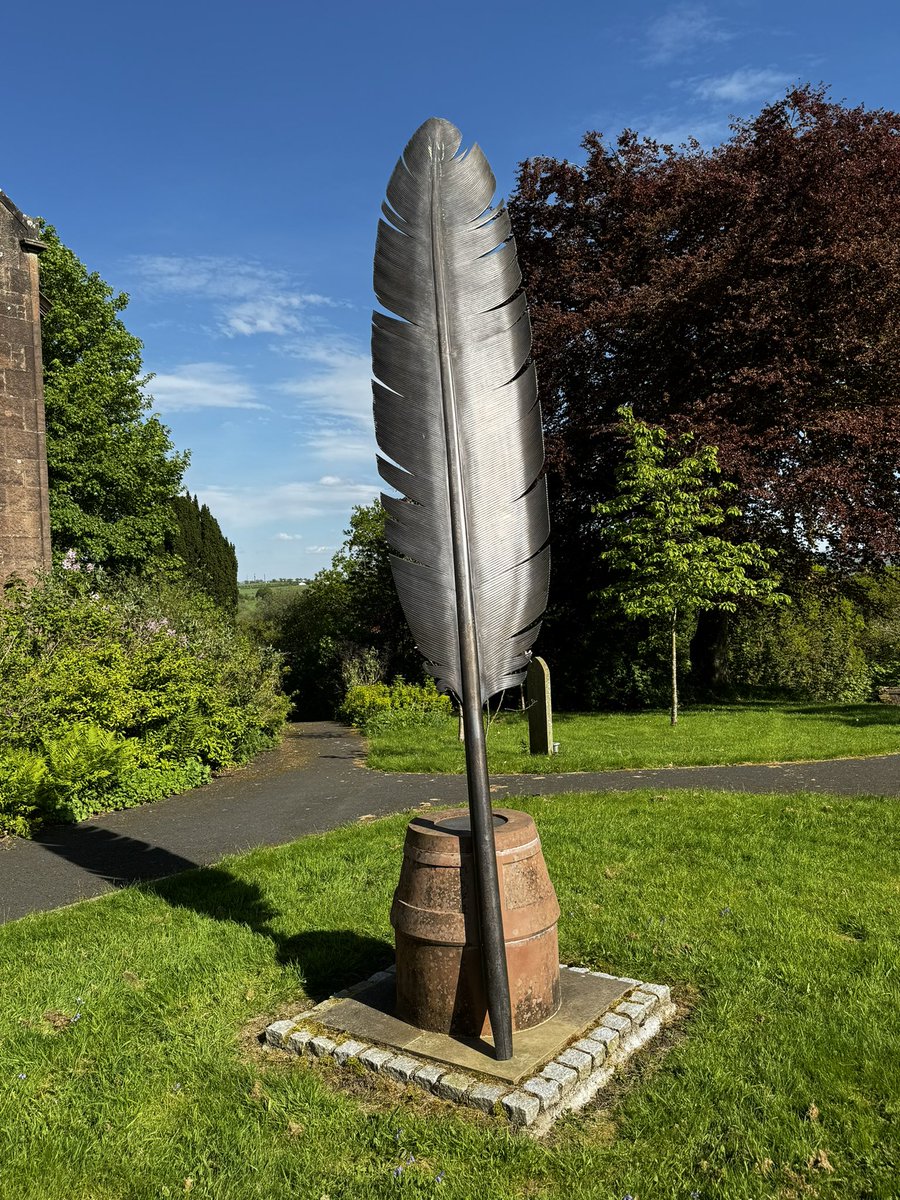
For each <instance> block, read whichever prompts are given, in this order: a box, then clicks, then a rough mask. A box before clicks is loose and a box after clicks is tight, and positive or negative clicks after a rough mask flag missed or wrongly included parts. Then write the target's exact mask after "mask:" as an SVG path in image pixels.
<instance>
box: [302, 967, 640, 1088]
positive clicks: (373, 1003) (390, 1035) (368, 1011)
mask: <svg viewBox="0 0 900 1200" xmlns="http://www.w3.org/2000/svg"><path fill="white" fill-rule="evenodd" d="M560 984H561V992H562V1004H561V1005H560V1009H559V1012H557V1013H555V1014H554V1016H552V1017H550V1019H549V1020H547V1021H544V1022H543V1023H542V1024H541V1025H537V1026H536V1027H535V1028H534V1029H522V1030H520V1031H518V1032H517V1033H516V1036H515V1038H514V1054H513V1057H512V1058H511V1059H509V1060H508V1061H507V1062H497V1060H496V1059H495V1058H493V1057H492V1055H493V1045H492V1042H491V1040H490V1038H486V1039H484V1040H482V1039H481V1038H464V1037H451V1036H449V1035H448V1034H443V1033H429V1032H428V1031H423V1030H421V1029H418V1028H417V1027H416V1026H415V1025H410V1024H409V1023H408V1022H406V1021H402V1020H400V1018H399V1017H396V1016H394V1013H393V1009H394V977H393V974H391V975H389V976H388V978H387V979H381V980H375V981H374V982H371V983H367V984H364V985H363V986H362V987H361V988H357V989H355V990H354V995H353V997H352V998H350V999H347V1000H341V1001H340V1002H339V1003H338V1004H335V1005H332V1006H330V1007H329V1008H328V1009H327V1011H325V1012H324V1013H322V1014H321V1015H320V1016H319V1017H318V1020H319V1021H320V1022H321V1024H322V1025H325V1026H327V1027H328V1028H329V1029H331V1030H336V1031H338V1032H340V1033H342V1034H344V1035H348V1034H349V1035H350V1036H352V1037H354V1038H359V1039H360V1040H361V1041H368V1042H377V1043H378V1044H379V1045H380V1046H388V1047H392V1048H393V1049H395V1050H402V1051H403V1052H404V1053H408V1054H413V1055H417V1056H418V1057H420V1058H425V1059H430V1060H434V1061H436V1062H440V1063H445V1064H447V1065H448V1066H452V1067H454V1068H458V1069H459V1070H462V1071H476V1072H478V1073H479V1074H481V1075H484V1076H487V1077H488V1078H490V1079H499V1080H503V1081H504V1082H506V1083H510V1084H518V1083H520V1082H521V1081H522V1080H523V1079H526V1078H528V1077H529V1076H531V1075H533V1074H535V1073H536V1071H537V1069H538V1066H543V1064H544V1063H546V1062H547V1061H548V1060H549V1059H552V1058H553V1057H554V1055H556V1054H557V1053H558V1052H559V1051H562V1050H563V1049H565V1047H566V1046H568V1044H569V1043H570V1042H571V1041H572V1039H573V1038H576V1037H580V1036H581V1034H582V1033H583V1032H584V1031H585V1030H586V1029H588V1028H589V1027H591V1026H593V1025H596V1024H597V1023H598V1022H599V1020H600V1017H601V1016H602V1015H603V1014H604V1013H605V1012H606V1011H607V1009H609V1008H612V1007H613V1006H614V1005H616V1004H617V1003H618V1002H619V1001H620V1000H621V999H622V997H623V996H624V995H625V994H626V993H627V992H628V991H630V989H631V986H632V985H631V982H630V981H629V980H625V979H616V978H614V977H609V976H602V975H591V974H589V973H588V972H585V973H584V974H581V973H576V972H575V971H571V970H567V971H563V972H562V974H561V976H560Z"/></svg>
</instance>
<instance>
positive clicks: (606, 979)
mask: <svg viewBox="0 0 900 1200" xmlns="http://www.w3.org/2000/svg"><path fill="white" fill-rule="evenodd" d="M385 976H387V978H386V977H385ZM560 983H561V987H562V994H563V1004H562V1009H561V1012H565V1011H566V1008H567V1004H568V1012H567V1015H564V1016H563V1017H562V1018H561V1019H560V1021H558V1022H557V1026H556V1028H555V1030H553V1031H551V1030H549V1029H548V1026H550V1025H552V1024H553V1022H554V1021H556V1020H557V1018H556V1017H551V1018H550V1020H549V1021H546V1022H544V1024H543V1025H539V1026H538V1027H537V1029H535V1030H524V1031H521V1032H518V1033H516V1034H515V1035H514V1038H513V1041H514V1048H515V1056H514V1058H513V1059H512V1060H511V1062H510V1063H498V1062H496V1060H494V1059H493V1058H490V1057H488V1053H489V1051H490V1046H489V1045H486V1044H484V1043H481V1048H480V1049H478V1048H477V1047H476V1043H475V1041H474V1039H470V1040H469V1044H468V1045H466V1044H465V1043H464V1042H462V1041H461V1040H460V1039H457V1038H451V1037H447V1036H444V1035H440V1034H424V1033H422V1031H420V1030H415V1029H414V1028H413V1027H412V1026H408V1025H406V1023H405V1022H403V1021H397V1020H396V1018H392V1019H393V1021H394V1024H395V1026H399V1027H402V1028H400V1029H399V1030H395V1032H398V1033H399V1034H400V1037H401V1038H402V1040H403V1044H402V1045H399V1044H398V1042H397V1041H394V1042H393V1043H391V1042H388V1043H387V1044H385V1045H377V1044H375V1045H373V1044H371V1042H372V1041H373V1040H374V1041H377V1039H375V1038H373V1036H372V1034H367V1033H366V1032H365V1030H364V1029H363V1028H362V1024H361V1022H360V1021H359V1019H358V1018H359V1012H360V1010H361V1009H366V1008H367V1007H368V1004H369V1002H372V1001H374V1002H375V1003H377V1006H378V1007H376V1006H375V1003H373V1005H372V1007H371V1009H370V1012H371V1014H373V1024H372V1026H371V1027H372V1028H373V1029H377V1030H378V1031H384V1030H385V1029H391V1028H392V1026H391V1025H390V1024H389V1023H386V1021H385V1018H389V1017H390V1013H389V1012H388V1011H385V1010H387V1009H389V1007H390V1003H391V997H392V994H393V982H392V979H391V972H390V971H388V972H379V974H378V975H377V976H373V978H372V979H371V980H369V981H366V982H365V983H363V984H361V985H358V987H357V988H355V989H354V996H353V998H352V999H351V1000H346V999H345V1000H337V999H336V998H335V997H330V998H329V999H328V1000H325V1001H323V1002H322V1003H321V1004H319V1005H316V1006H315V1007H313V1008H310V1009H308V1010H307V1011H306V1012H303V1013H300V1014H298V1015H297V1016H296V1017H294V1018H291V1019H289V1020H284V1021H274V1022H273V1023H272V1024H271V1025H269V1027H268V1029H267V1030H266V1034H265V1040H266V1044H267V1045H268V1046H269V1047H270V1048H272V1049H273V1050H279V1051H284V1052H287V1053H290V1054H295V1055H298V1056H299V1057H307V1058H312V1057H326V1056H330V1057H331V1058H333V1060H334V1062H335V1063H337V1064H338V1066H345V1067H346V1066H348V1065H352V1064H353V1063H354V1062H359V1063H361V1064H362V1065H363V1066H365V1067H367V1068H368V1069H369V1070H371V1071H373V1072H374V1073H376V1074H378V1075H380V1076H381V1077H382V1078H384V1079H386V1080H390V1081H391V1082H392V1084H393V1085H395V1086H400V1087H406V1086H414V1087H420V1088H422V1089H423V1090H425V1091H427V1092H430V1093H431V1094H432V1095H433V1096H436V1097H437V1098H438V1099H441V1100H446V1101H448V1102H450V1103H453V1104H459V1105H465V1106H467V1107H470V1108H477V1109H480V1110H481V1111H482V1112H487V1113H494V1114H495V1115H496V1116H497V1117H498V1118H500V1119H504V1120H506V1121H508V1122H509V1123H510V1125H512V1126H513V1128H516V1129H525V1130H527V1131H528V1132H529V1133H532V1134H535V1135H540V1134H542V1133H546V1131H547V1130H548V1129H549V1128H550V1126H551V1125H552V1124H553V1122H554V1121H556V1120H557V1118H558V1117H560V1116H561V1115H562V1114H563V1113H565V1112H571V1111H577V1110H578V1109H581V1108H583V1107H584V1106H585V1105H586V1104H587V1103H588V1102H589V1101H590V1100H591V1099H593V1097H594V1096H596V1094H597V1092H598V1091H600V1089H601V1088H603V1087H605V1086H606V1084H607V1083H608V1082H609V1080H610V1079H611V1078H612V1076H613V1074H614V1073H615V1072H616V1071H617V1070H620V1069H621V1067H622V1065H623V1064H624V1063H625V1062H627V1061H628V1059H629V1058H630V1057H631V1056H632V1055H633V1054H634V1053H635V1052H636V1051H637V1050H639V1049H640V1048H641V1047H642V1046H645V1045H646V1044H647V1043H648V1042H649V1041H650V1040H651V1039H652V1038H654V1037H655V1036H656V1035H657V1034H658V1033H659V1031H660V1030H661V1029H662V1027H663V1025H664V1024H666V1023H667V1022H669V1021H671V1020H672V1019H673V1018H674V1017H675V1016H676V1013H677V1010H676V1007H675V1005H674V1004H673V1003H672V998H671V995H670V992H669V988H668V986H667V985H665V984H657V983H646V982H642V981H640V980H637V979H628V978H625V977H622V978H619V977H617V976H613V975H608V974H605V973H604V972H600V971H597V972H592V971H588V970H587V969H586V968H583V967H569V966H566V965H565V964H563V963H561V964H560ZM576 1014H577V1015H576ZM342 1015H343V1018H347V1017H348V1016H349V1018H350V1021H351V1022H352V1025H353V1028H352V1029H350V1028H347V1027H346V1026H345V1025H344V1026H342ZM307 1025H308V1026H309V1027H310V1029H320V1028H321V1027H322V1026H323V1025H326V1026H327V1027H328V1029H329V1030H330V1032H331V1033H332V1034H333V1037H331V1038H327V1037H323V1036H321V1035H319V1036H315V1037H313V1036H311V1033H310V1031H309V1030H308V1029H306V1028H305V1026H307ZM589 1026H590V1027H592V1028H590V1029H589V1028H588V1027H589ZM411 1029H412V1031H413V1033H414V1034H416V1035H418V1036H417V1037H413V1038H411V1039H410V1038H409V1031H410V1030H411ZM541 1031H543V1032H541ZM564 1031H565V1035H564ZM530 1034H534V1035H536V1036H535V1037H534V1038H533V1039H532V1040H531V1041H530V1042H529V1044H528V1048H527V1050H526V1048H525V1046H524V1044H523V1041H524V1039H525V1038H527V1036H528V1035H530ZM348 1035H352V1036H348ZM604 1035H608V1036H604ZM418 1039H421V1040H422V1044H424V1045H426V1046H427V1047H428V1048H429V1051H434V1050H435V1048H436V1046H437V1044H438V1039H439V1040H440V1042H441V1044H442V1046H443V1049H444V1051H445V1057H444V1058H443V1059H438V1058H437V1056H436V1055H435V1054H433V1053H430V1054H429V1055H428V1056H427V1057H426V1056H425V1055H424V1054H423V1052H422V1051H421V1050H420V1049H419V1046H418ZM398 1049H399V1050H400V1053H398V1052H397V1051H398ZM463 1067H465V1068H466V1069H463Z"/></svg>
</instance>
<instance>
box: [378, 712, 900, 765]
mask: <svg viewBox="0 0 900 1200" xmlns="http://www.w3.org/2000/svg"><path fill="white" fill-rule="evenodd" d="M457 730H458V726H457V722H456V720H448V721H446V722H443V723H441V724H438V725H433V726H429V727H426V728H422V729H418V728H417V729H416V731H415V733H416V736H415V737H410V731H409V729H403V728H396V729H386V730H384V731H383V732H377V733H373V734H371V735H370V738H369V755H368V759H367V761H368V765H369V766H370V767H374V768H377V769H379V770H382V771H424V772H428V773H436V772H451V773H457V774H458V773H461V772H463V771H464V770H465V751H464V747H463V745H462V743H461V742H460V741H459V739H458V736H457ZM553 736H554V739H555V740H556V741H558V742H559V744H560V751H559V754H556V755H552V756H549V757H548V756H546V755H532V754H530V753H529V752H528V722H527V719H526V717H525V716H524V715H523V714H521V713H514V712H508V713H507V712H504V713H500V714H499V715H498V716H497V717H496V718H495V719H494V720H493V721H492V723H491V727H490V730H489V733H488V743H487V744H488V759H489V766H490V770H491V772H492V773H493V774H498V775H506V774H517V773H519V772H524V773H528V774H556V773H558V772H560V771H609V770H616V769H618V768H637V767H671V766H703V765H708V764H712V763H754V762H795V761H798V760H802V759H825V758H843V757H857V756H863V755H869V754H896V753H898V752H900V706H895V705H891V704H780V705H769V704H729V705H721V706H718V707H715V708H689V709H685V710H684V711H683V712H682V714H681V717H680V719H679V722H678V724H677V725H676V726H675V727H674V728H673V727H672V726H671V725H670V724H669V721H668V715H667V714H666V713H663V712H641V713H583V714H582V713H559V714H557V715H555V716H554V718H553Z"/></svg>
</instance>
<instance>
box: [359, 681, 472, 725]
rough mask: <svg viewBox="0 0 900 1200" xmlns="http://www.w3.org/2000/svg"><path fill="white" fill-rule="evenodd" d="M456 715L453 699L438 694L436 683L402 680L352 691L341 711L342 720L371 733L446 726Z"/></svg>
mask: <svg viewBox="0 0 900 1200" xmlns="http://www.w3.org/2000/svg"><path fill="white" fill-rule="evenodd" d="M452 713H453V703H452V701H451V699H450V697H449V696H443V695H441V694H440V693H439V692H438V690H437V688H436V687H435V685H434V680H433V679H429V680H428V681H427V682H426V683H424V684H417V683H406V682H405V681H404V680H403V679H401V678H400V677H399V676H397V678H396V679H395V680H394V681H393V683H390V684H388V683H366V684H357V685H355V686H354V687H351V688H349V689H348V690H347V694H346V696H345V697H344V702H343V704H342V705H341V707H340V709H339V710H338V716H339V717H340V719H341V720H343V721H347V722H348V723H349V724H351V725H356V726H357V727H358V728H359V729H363V730H365V731H367V732H371V733H374V732H375V731H376V730H378V731H383V730H385V729H387V728H397V727H398V726H403V727H406V726H415V725H425V724H431V723H433V722H442V721H445V720H446V719H447V718H448V717H449V716H451V715H452Z"/></svg>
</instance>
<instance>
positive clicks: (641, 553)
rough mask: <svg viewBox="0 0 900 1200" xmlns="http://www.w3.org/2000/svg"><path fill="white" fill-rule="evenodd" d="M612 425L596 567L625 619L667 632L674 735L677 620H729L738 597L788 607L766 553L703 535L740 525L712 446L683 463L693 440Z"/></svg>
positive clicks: (624, 417) (640, 425)
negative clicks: (618, 452) (663, 625)
mask: <svg viewBox="0 0 900 1200" xmlns="http://www.w3.org/2000/svg"><path fill="white" fill-rule="evenodd" d="M618 415H619V418H620V430H621V432H622V434H623V436H624V438H625V440H626V442H627V446H628V448H627V450H626V452H625V456H624V460H623V462H622V465H621V466H620V467H619V469H618V471H617V472H616V483H617V485H618V486H617V494H616V495H615V496H614V498H613V499H612V500H609V501H607V502H605V503H602V504H598V505H596V506H595V507H594V513H595V514H596V515H597V516H598V517H599V518H600V521H601V526H600V531H601V536H602V539H603V541H604V543H605V547H606V548H605V549H604V550H603V551H602V553H601V557H602V558H603V559H604V560H605V561H606V562H607V563H608V564H609V565H610V566H611V567H613V568H614V569H615V570H617V571H618V572H620V573H621V582H620V584H619V585H618V588H617V594H618V599H619V602H620V604H621V606H622V609H623V610H624V612H625V613H626V615H628V616H629V617H647V618H649V619H650V620H665V621H666V622H667V624H668V627H669V632H670V635H671V646H672V707H671V722H672V724H673V725H675V724H677V721H678V637H677V631H678V621H679V617H686V616H688V615H691V614H695V613H696V612H697V611H698V610H701V609H718V610H723V611H726V612H733V611H734V610H735V608H736V607H737V605H736V603H735V600H736V599H737V598H738V597H741V596H745V597H753V598H755V599H757V600H766V601H768V602H769V603H773V602H782V601H784V600H786V599H787V597H786V596H784V595H783V594H782V593H780V592H778V591H776V584H777V581H776V579H775V577H774V576H773V575H772V574H771V572H770V559H771V558H772V557H773V556H774V551H772V550H763V549H762V548H761V547H760V546H759V545H758V544H757V543H756V542H743V543H740V544H735V543H733V542H730V541H728V540H727V539H726V538H724V537H722V536H720V534H718V533H713V532H711V531H712V530H716V529H720V528H721V526H723V525H724V524H725V522H726V521H727V520H728V519H729V518H734V517H739V516H740V515H741V513H740V509H738V508H735V507H733V506H732V507H726V506H723V504H722V503H721V501H722V499H723V497H724V496H725V495H726V493H728V492H729V491H733V490H734V484H732V483H729V482H727V481H725V480H719V479H718V478H717V477H718V475H719V474H720V469H719V465H718V461H717V451H716V448H715V446H701V447H700V448H699V449H698V450H697V451H696V452H695V453H693V454H691V453H689V449H688V448H689V446H690V444H691V443H692V442H693V435H692V434H682V435H681V436H680V437H679V438H678V440H677V442H676V443H674V446H671V445H670V444H669V442H668V435H667V434H666V432H665V430H664V429H660V428H654V427H652V426H650V425H648V424H647V423H646V422H644V421H639V420H637V419H636V418H635V416H634V414H633V413H632V412H631V410H630V409H629V408H627V407H623V408H620V409H619V414H618ZM748 572H751V573H748Z"/></svg>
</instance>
